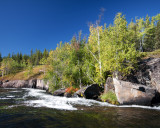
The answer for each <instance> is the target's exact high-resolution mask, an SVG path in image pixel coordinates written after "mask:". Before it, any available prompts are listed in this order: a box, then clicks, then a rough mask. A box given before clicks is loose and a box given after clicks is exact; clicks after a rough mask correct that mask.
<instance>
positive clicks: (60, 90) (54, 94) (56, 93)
mask: <svg viewBox="0 0 160 128" xmlns="http://www.w3.org/2000/svg"><path fill="white" fill-rule="evenodd" d="M65 90H66V89H65V88H61V89H58V90H56V91H54V93H53V96H64V93H65Z"/></svg>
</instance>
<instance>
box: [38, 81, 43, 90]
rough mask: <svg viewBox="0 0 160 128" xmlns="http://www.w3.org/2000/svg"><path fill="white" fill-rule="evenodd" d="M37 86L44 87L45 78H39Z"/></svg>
mask: <svg viewBox="0 0 160 128" xmlns="http://www.w3.org/2000/svg"><path fill="white" fill-rule="evenodd" d="M36 88H38V89H43V88H44V81H43V80H37V86H36Z"/></svg>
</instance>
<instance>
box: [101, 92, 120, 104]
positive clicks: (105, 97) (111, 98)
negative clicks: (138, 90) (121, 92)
mask: <svg viewBox="0 0 160 128" xmlns="http://www.w3.org/2000/svg"><path fill="white" fill-rule="evenodd" d="M100 98H101V100H102V101H103V102H109V103H111V104H117V105H118V104H119V103H118V100H117V97H116V94H115V93H114V92H112V91H108V92H107V93H103V94H102V95H101V96H100Z"/></svg>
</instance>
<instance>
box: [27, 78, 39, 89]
mask: <svg viewBox="0 0 160 128" xmlns="http://www.w3.org/2000/svg"><path fill="white" fill-rule="evenodd" d="M36 85H37V80H36V79H32V80H29V81H28V87H29V88H36Z"/></svg>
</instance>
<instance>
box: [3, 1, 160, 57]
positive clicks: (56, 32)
mask: <svg viewBox="0 0 160 128" xmlns="http://www.w3.org/2000/svg"><path fill="white" fill-rule="evenodd" d="M102 7H103V8H105V9H106V11H105V13H104V16H103V19H102V22H101V23H102V24H103V23H104V22H105V23H107V24H110V23H112V22H113V19H114V17H115V15H116V13H118V12H122V13H123V14H125V15H126V18H127V21H130V20H131V18H135V17H136V16H138V17H145V16H146V15H147V14H148V15H149V16H154V15H156V14H158V13H160V0H0V52H1V53H2V56H6V55H8V53H12V52H14V53H17V52H22V53H23V54H24V53H25V54H29V53H30V50H31V49H33V50H35V49H36V48H37V49H40V50H42V51H43V50H44V48H47V49H48V50H50V49H55V47H56V46H57V43H59V42H60V41H63V42H68V41H70V40H71V38H72V36H73V35H74V34H76V33H78V31H79V30H82V33H83V34H84V35H87V36H88V34H89V27H88V22H92V23H94V22H95V21H96V20H97V19H98V15H99V13H100V8H102Z"/></svg>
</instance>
